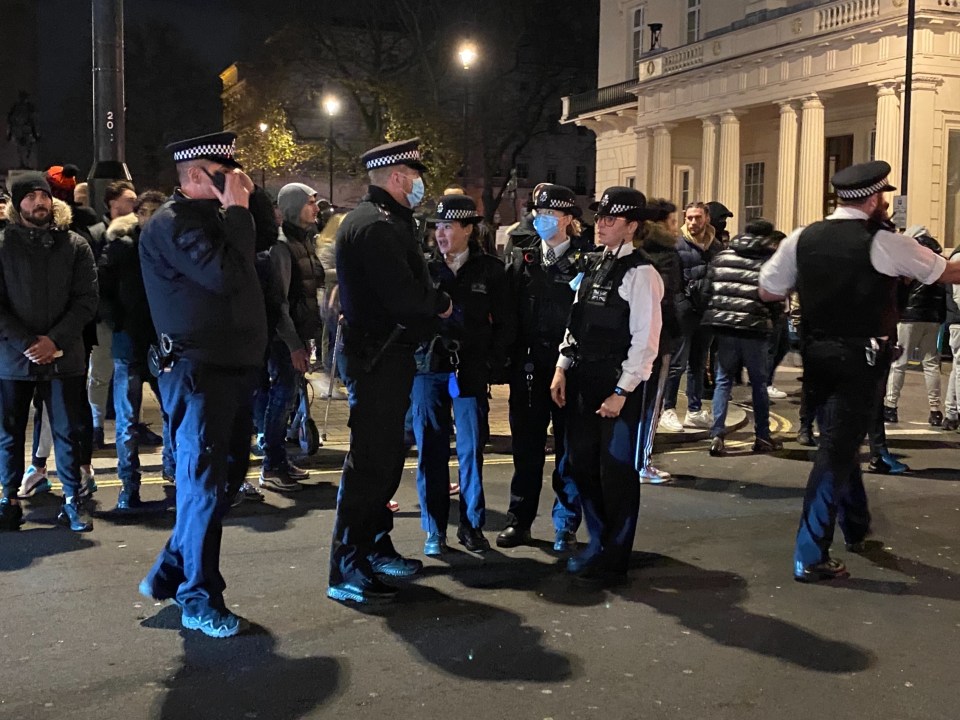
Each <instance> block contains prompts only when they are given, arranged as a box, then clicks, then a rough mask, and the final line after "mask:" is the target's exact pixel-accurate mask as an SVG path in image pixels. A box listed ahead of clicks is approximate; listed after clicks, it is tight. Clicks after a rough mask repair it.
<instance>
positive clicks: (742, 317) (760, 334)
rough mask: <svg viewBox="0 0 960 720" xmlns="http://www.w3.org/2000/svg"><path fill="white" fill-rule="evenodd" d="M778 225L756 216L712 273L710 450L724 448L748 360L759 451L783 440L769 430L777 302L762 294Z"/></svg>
mask: <svg viewBox="0 0 960 720" xmlns="http://www.w3.org/2000/svg"><path fill="white" fill-rule="evenodd" d="M773 234H774V230H773V225H772V224H771V223H770V222H768V221H767V220H763V219H761V218H757V219H756V220H751V221H750V222H749V223H747V227H746V231H745V232H744V233H743V234H741V235H738V236H737V237H735V238H734V239H733V240H731V241H730V249H728V250H724V251H723V252H722V253H720V254H719V255H717V257H716V258H715V259H714V261H713V263H712V264H711V266H710V270H709V272H708V273H707V279H706V283H705V284H704V288H703V295H704V298H705V302H706V308H707V309H706V311H705V312H704V314H703V324H704V325H706V326H709V327H711V328H712V329H713V330H714V332H715V333H716V336H717V386H716V389H715V390H714V394H713V427H712V428H711V429H710V437H711V438H713V443H712V444H711V445H710V454H711V455H713V456H714V457H719V456H721V455H723V454H724V447H723V435H724V425H725V422H726V419H727V403H728V402H729V400H730V388H731V387H732V385H733V377H734V375H735V374H736V373H738V372H739V369H740V367H741V366H744V365H745V366H746V368H747V374H748V375H749V376H750V387H751V389H752V390H753V417H754V431H755V433H756V436H757V438H756V441H755V442H754V443H753V451H754V452H770V451H772V450H779V449H780V447H782V443H780V442H779V441H778V440H775V439H773V438H772V437H771V436H770V399H769V398H768V396H767V372H768V370H769V368H768V367H767V364H768V359H767V357H768V353H769V342H770V332H771V331H772V330H773V327H774V314H775V313H776V312H778V306H777V304H776V303H765V302H763V301H762V300H760V292H759V287H760V267H761V266H762V265H763V263H765V262H766V261H767V260H769V259H770V257H771V256H772V255H773V253H774V252H775V251H776V249H777V240H776V239H775V237H773Z"/></svg>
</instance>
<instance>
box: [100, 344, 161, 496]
mask: <svg viewBox="0 0 960 720" xmlns="http://www.w3.org/2000/svg"><path fill="white" fill-rule="evenodd" d="M144 382H149V383H150V386H151V387H152V388H153V389H154V392H157V391H158V388H157V386H156V380H155V379H154V378H153V376H152V375H150V372H149V371H148V370H147V366H146V365H145V364H142V363H135V362H128V361H126V360H114V361H113V409H114V413H115V414H116V416H117V476H118V477H119V478H120V482H122V483H123V488H124V489H125V490H139V489H140V440H139V436H138V434H137V423H139V422H140V409H141V407H142V406H143V383H144ZM160 412H161V414H162V416H163V455H162V457H163V471H164V472H165V473H167V474H169V475H174V474H175V473H176V461H175V460H174V449H173V442H172V441H171V438H170V421H169V419H168V418H167V413H166V411H164V409H163V400H162V399H161V400H160Z"/></svg>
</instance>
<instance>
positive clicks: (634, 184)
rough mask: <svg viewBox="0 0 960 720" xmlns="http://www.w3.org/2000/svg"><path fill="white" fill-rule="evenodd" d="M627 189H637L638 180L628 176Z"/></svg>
mask: <svg viewBox="0 0 960 720" xmlns="http://www.w3.org/2000/svg"><path fill="white" fill-rule="evenodd" d="M627 187H628V188H635V187H637V179H636V178H635V177H634V176H633V175H628V176H627Z"/></svg>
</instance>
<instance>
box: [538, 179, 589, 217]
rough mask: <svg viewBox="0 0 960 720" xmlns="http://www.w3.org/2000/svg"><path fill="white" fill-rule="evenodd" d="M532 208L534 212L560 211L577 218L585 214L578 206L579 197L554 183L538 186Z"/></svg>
mask: <svg viewBox="0 0 960 720" xmlns="http://www.w3.org/2000/svg"><path fill="white" fill-rule="evenodd" d="M530 207H531V208H532V209H534V210H559V211H560V212H564V213H566V214H567V215H573V216H574V217H577V218H578V217H580V216H581V215H582V214H583V211H582V210H581V209H580V207H579V206H578V205H577V196H576V195H574V194H573V190H571V189H570V188H567V187H564V186H563V185H555V184H554V183H541V184H540V185H537V187H536V188H535V189H534V192H533V198H532V202H531V205H530Z"/></svg>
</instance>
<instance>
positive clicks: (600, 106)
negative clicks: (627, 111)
mask: <svg viewBox="0 0 960 720" xmlns="http://www.w3.org/2000/svg"><path fill="white" fill-rule="evenodd" d="M636 84H637V81H636V80H625V81H624V82H620V83H617V84H616V85H608V86H607V87H602V88H597V89H596V90H588V91H587V92H585V93H580V94H579V95H571V96H570V98H569V102H568V103H565V108H564V110H565V112H564V117H577V116H578V115H584V114H586V113H590V112H594V111H596V110H606V109H607V108H612V107H616V106H617V105H626V104H628V103H631V102H634V101H635V100H636V96H635V95H632V94H631V93H629V92H627V88H630V87H634V86H636Z"/></svg>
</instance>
